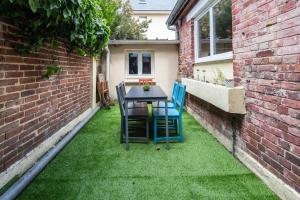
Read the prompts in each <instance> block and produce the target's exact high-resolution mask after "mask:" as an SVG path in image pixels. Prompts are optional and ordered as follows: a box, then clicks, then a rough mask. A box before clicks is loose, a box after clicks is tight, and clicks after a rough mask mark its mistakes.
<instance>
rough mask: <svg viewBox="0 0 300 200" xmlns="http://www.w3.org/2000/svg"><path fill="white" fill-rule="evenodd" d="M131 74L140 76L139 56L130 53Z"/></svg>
mask: <svg viewBox="0 0 300 200" xmlns="http://www.w3.org/2000/svg"><path fill="white" fill-rule="evenodd" d="M129 74H138V54H137V53H129Z"/></svg>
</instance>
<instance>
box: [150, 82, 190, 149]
mask: <svg viewBox="0 0 300 200" xmlns="http://www.w3.org/2000/svg"><path fill="white" fill-rule="evenodd" d="M185 91H186V86H185V85H182V84H178V97H177V99H176V101H175V108H168V119H169V122H171V124H170V125H169V130H175V131H176V136H169V138H167V137H158V136H157V131H158V130H160V129H161V130H165V128H166V127H165V108H154V109H153V120H154V144H157V142H159V141H166V140H167V139H168V140H169V141H172V140H179V142H180V143H182V112H183V106H184V98H185ZM169 122H168V123H169ZM174 122H175V123H174ZM178 132H179V135H178Z"/></svg>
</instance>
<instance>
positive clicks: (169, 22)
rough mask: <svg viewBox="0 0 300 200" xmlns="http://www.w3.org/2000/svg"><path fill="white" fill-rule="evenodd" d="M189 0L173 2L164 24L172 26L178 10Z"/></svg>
mask: <svg viewBox="0 0 300 200" xmlns="http://www.w3.org/2000/svg"><path fill="white" fill-rule="evenodd" d="M188 2H189V0H178V1H177V3H176V4H175V6H174V8H173V10H172V12H171V14H170V15H169V17H168V19H167V21H166V24H167V26H172V25H174V24H175V20H176V18H177V17H178V15H179V13H180V11H181V10H182V8H184V7H185V5H186V4H187V3H188Z"/></svg>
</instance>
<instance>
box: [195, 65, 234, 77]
mask: <svg viewBox="0 0 300 200" xmlns="http://www.w3.org/2000/svg"><path fill="white" fill-rule="evenodd" d="M203 70H205V72H203ZM218 70H220V71H221V72H223V74H224V77H225V79H233V64H232V60H225V61H216V62H207V63H196V64H194V79H197V80H198V79H199V80H201V81H203V79H204V75H205V80H206V81H209V82H213V80H214V78H215V77H216V75H217V71H218Z"/></svg>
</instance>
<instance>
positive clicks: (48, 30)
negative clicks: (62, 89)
mask: <svg viewBox="0 0 300 200" xmlns="http://www.w3.org/2000/svg"><path fill="white" fill-rule="evenodd" d="M108 9H113V8H108ZM0 13H1V16H5V17H8V18H9V19H10V20H12V21H13V22H14V23H15V24H16V25H18V26H19V27H20V30H21V31H22V32H21V34H22V35H25V36H27V38H28V44H27V45H22V46H18V49H19V51H20V52H24V53H30V52H35V51H37V50H38V49H39V48H40V47H42V46H43V45H44V44H45V43H46V42H50V43H51V44H52V45H56V44H57V41H62V42H64V43H65V45H66V46H67V48H68V49H69V50H70V51H71V50H75V51H76V52H77V53H78V54H80V55H86V54H87V55H97V54H99V52H100V51H101V50H102V49H103V48H104V47H106V45H107V42H108V39H109V36H110V29H109V27H108V25H107V22H106V19H105V18H104V17H103V14H102V10H101V7H100V6H99V2H98V1H97V0H2V1H1V3H0Z"/></svg>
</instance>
